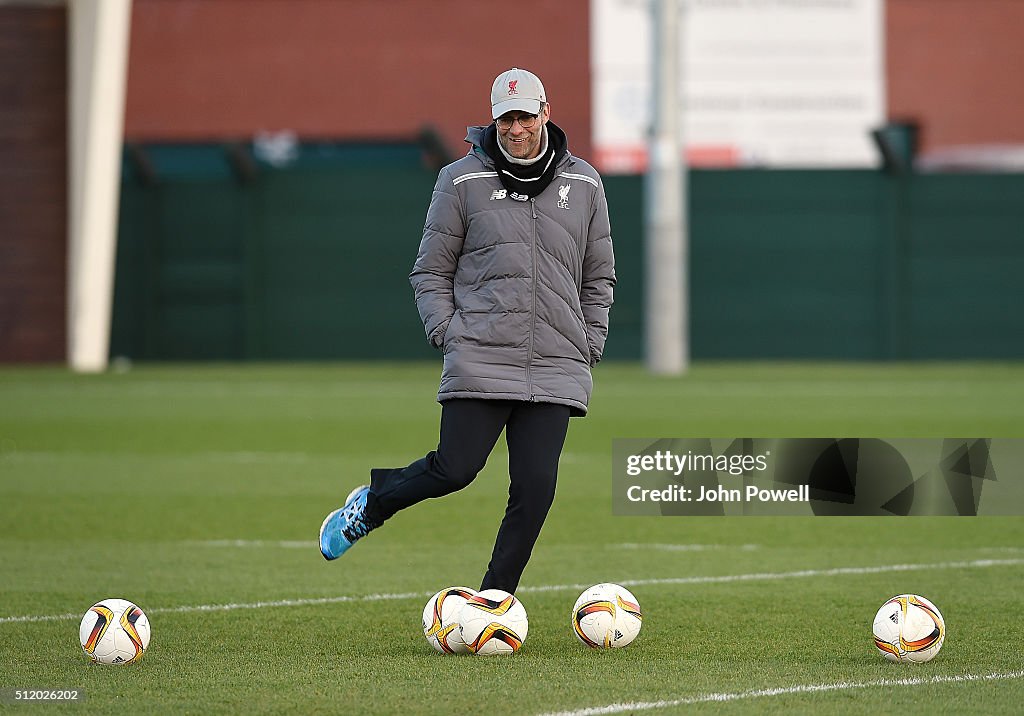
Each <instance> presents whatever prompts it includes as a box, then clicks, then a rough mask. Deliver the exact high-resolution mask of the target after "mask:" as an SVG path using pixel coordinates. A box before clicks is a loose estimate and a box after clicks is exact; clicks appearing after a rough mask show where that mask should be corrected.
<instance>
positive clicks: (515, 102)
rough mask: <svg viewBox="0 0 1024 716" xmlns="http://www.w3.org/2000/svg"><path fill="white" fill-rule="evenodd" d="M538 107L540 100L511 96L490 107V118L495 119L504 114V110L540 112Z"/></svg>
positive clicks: (539, 106)
mask: <svg viewBox="0 0 1024 716" xmlns="http://www.w3.org/2000/svg"><path fill="white" fill-rule="evenodd" d="M540 108H541V102H540V100H537V99H525V98H520V97H513V98H512V99H507V100H505V101H504V102H498V104H496V105H494V106H493V107H491V119H497V118H498V117H500V116H501V115H503V114H505V112H512V111H514V110H518V111H520V112H529V113H530V114H540Z"/></svg>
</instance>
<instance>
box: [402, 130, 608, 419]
mask: <svg viewBox="0 0 1024 716" xmlns="http://www.w3.org/2000/svg"><path fill="white" fill-rule="evenodd" d="M483 129H484V128H483V127H471V128H470V129H469V135H468V136H467V137H466V141H467V142H470V143H471V144H472V145H473V148H472V150H471V151H470V153H469V154H468V155H467V156H465V157H463V158H462V159H459V160H458V161H456V162H454V163H452V164H449V165H448V166H446V167H445V168H444V169H442V170H441V172H440V174H439V176H438V178H437V184H436V185H435V186H434V193H433V196H432V198H431V201H430V208H429V209H428V211H427V218H426V223H425V226H424V229H423V240H422V241H421V243H420V248H419V254H418V256H417V257H416V263H415V265H414V267H413V270H412V273H411V274H410V276H409V279H410V281H411V283H412V286H413V288H414V290H415V293H416V308H417V309H418V310H419V314H420V318H421V319H422V320H423V326H424V328H425V330H426V334H427V339H428V340H429V341H430V343H431V344H432V345H434V346H435V347H437V348H443V350H444V369H443V371H442V374H441V386H440V390H439V392H438V396H437V398H438V400H439V401H442V402H443V401H445V400H448V399H451V398H490V399H495V400H525V401H537V402H548V403H559V404H562V405H568V406H569V407H570V408H571V412H572V414H573V415H585V414H586V412H587V403H588V401H589V400H590V394H591V390H592V387H593V381H592V379H591V375H590V367H591V366H592V365H594V364H595V363H597V362H598V361H599V360H600V359H601V353H602V352H603V351H604V344H605V338H606V337H607V335H608V310H609V308H610V307H611V305H612V287H613V286H614V285H615V260H614V256H613V253H612V239H611V227H610V224H609V221H608V203H607V200H606V199H605V194H604V185H603V184H602V182H601V177H600V176H599V175H598V173H597V171H596V170H594V168H593V167H591V166H590V165H589V164H588V163H587V162H585V161H583V160H581V159H577V158H574V157H572V156H571V155H570V154H569V153H568V152H566V154H565V155H564V156H563V157H562V159H561V161H560V162H559V164H558V167H557V169H556V173H555V178H554V181H552V182H551V184H550V185H549V186H548V187H547V188H546V189H545V190H544V191H543V192H542V193H541V194H540V195H538V196H537V197H536V198H535V199H532V200H529V201H525V202H524V201H517V200H515V199H513V198H512V197H511V195H510V194H509V193H508V192H506V191H505V189H504V187H503V186H502V184H501V181H500V180H499V179H498V175H497V172H496V171H495V167H494V163H493V161H492V160H491V159H490V157H488V156H487V154H486V153H485V152H484V150H483V149H482V147H481V141H482V135H483Z"/></svg>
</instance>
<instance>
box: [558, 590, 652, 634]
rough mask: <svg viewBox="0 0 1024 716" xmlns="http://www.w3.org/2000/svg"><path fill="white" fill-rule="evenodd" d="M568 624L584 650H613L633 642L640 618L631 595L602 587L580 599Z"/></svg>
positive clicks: (636, 602) (590, 591)
mask: <svg viewBox="0 0 1024 716" xmlns="http://www.w3.org/2000/svg"><path fill="white" fill-rule="evenodd" d="M570 620H571V621H572V630H573V633H575V634H576V638H577V639H579V640H580V641H581V642H583V643H584V644H586V645H587V646H590V647H594V648H595V649H607V648H613V649H616V648H619V647H623V646H626V645H628V644H630V643H631V642H632V641H633V640H634V639H636V635H637V634H639V633H640V626H641V625H642V624H643V614H642V613H641V611H640V602H638V601H637V598H636V597H634V596H633V594H632V592H630V591H629V590H628V589H626V588H625V587H622V586H620V585H618V584H610V583H602V584H595V585H594V586H593V587H590V588H589V589H587V590H586V591H584V592H583V594H581V595H580V598H579V599H577V600H576V603H575V604H574V605H573V607H572V614H571V615H570Z"/></svg>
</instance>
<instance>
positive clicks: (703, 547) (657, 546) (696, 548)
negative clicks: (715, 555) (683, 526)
mask: <svg viewBox="0 0 1024 716" xmlns="http://www.w3.org/2000/svg"><path fill="white" fill-rule="evenodd" d="M609 546H610V547H611V548H613V549H637V550H651V551H652V552H706V551H708V550H712V549H739V550H743V551H744V552H751V551H753V550H755V549H760V548H761V545H759V544H673V543H665V542H623V543H621V544H613V545H609Z"/></svg>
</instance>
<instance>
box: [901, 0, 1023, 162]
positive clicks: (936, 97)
mask: <svg viewBox="0 0 1024 716" xmlns="http://www.w3.org/2000/svg"><path fill="white" fill-rule="evenodd" d="M886 25H887V27H888V33H887V38H886V65H887V75H888V91H887V94H888V108H889V115H890V117H894V118H905V117H910V118H916V119H918V120H920V121H921V122H922V129H923V132H922V137H921V138H922V140H923V146H922V148H923V149H926V150H927V149H930V148H936V147H940V146H949V145H954V144H978V143H1001V142H1010V143H1019V142H1024V79H1022V77H1024V1H1022V0H888V1H887V3H886Z"/></svg>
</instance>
